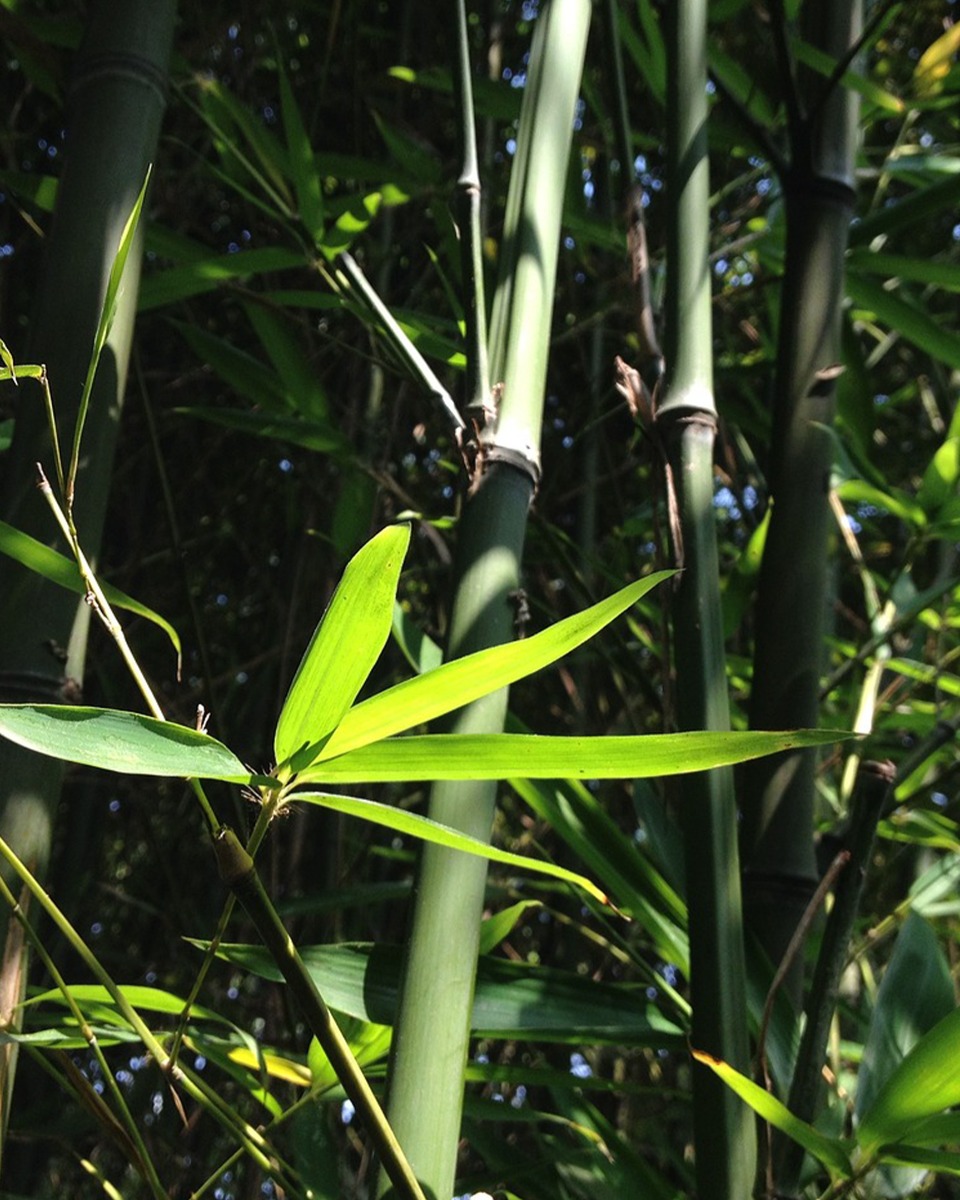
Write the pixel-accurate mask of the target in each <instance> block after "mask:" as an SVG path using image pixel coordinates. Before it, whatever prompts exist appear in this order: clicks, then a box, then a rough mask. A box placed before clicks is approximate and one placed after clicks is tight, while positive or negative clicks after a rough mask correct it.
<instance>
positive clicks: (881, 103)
mask: <svg viewBox="0 0 960 1200" xmlns="http://www.w3.org/2000/svg"><path fill="white" fill-rule="evenodd" d="M793 46H794V50H795V53H796V55H797V58H798V60H799V61H800V62H802V63H803V64H804V66H806V67H812V68H813V70H814V71H818V72H819V73H820V74H821V75H823V76H824V78H826V79H829V78H830V76H831V75H832V74H833V71H834V68H835V67H836V65H837V63H836V60H835V59H834V58H833V56H832V55H830V54H826V53H825V52H824V51H823V50H819V49H818V48H817V47H816V46H813V45H811V44H810V42H805V41H802V40H801V39H800V38H797V39H796V40H795V41H794V43H793ZM841 82H842V83H843V85H844V87H848V88H850V89H851V90H852V91H854V92H858V93H859V94H860V95H861V96H862V97H863V98H864V100H866V101H868V103H870V104H873V105H875V106H876V107H877V108H878V109H880V110H881V112H887V113H893V114H895V115H899V114H901V113H903V112H904V110H905V107H906V106H905V104H904V102H903V101H902V100H901V99H900V98H899V96H895V95H893V93H892V92H888V91H887V90H886V88H884V87H881V86H880V84H878V83H874V81H873V80H872V79H868V78H867V77H866V76H865V75H861V74H860V73H859V72H858V71H853V70H850V69H847V70H846V71H844V73H843V77H842V80H841Z"/></svg>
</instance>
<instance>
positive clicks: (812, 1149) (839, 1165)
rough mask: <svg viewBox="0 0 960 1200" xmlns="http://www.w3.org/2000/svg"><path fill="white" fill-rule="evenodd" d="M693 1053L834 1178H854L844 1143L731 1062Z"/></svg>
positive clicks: (764, 1118)
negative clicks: (829, 1136)
mask: <svg viewBox="0 0 960 1200" xmlns="http://www.w3.org/2000/svg"><path fill="white" fill-rule="evenodd" d="M692 1053H693V1057H694V1058H695V1059H696V1060H697V1061H698V1062H702V1063H703V1064H704V1066H707V1067H709V1068H710V1070H711V1071H713V1072H714V1073H715V1074H716V1075H719V1077H720V1078H721V1079H722V1080H723V1082H724V1083H725V1084H726V1085H727V1086H728V1087H730V1088H732V1089H733V1091H734V1092H736V1094H737V1095H738V1096H739V1097H740V1099H741V1100H743V1102H744V1103H745V1104H748V1105H749V1106H750V1108H752V1109H753V1111H754V1112H755V1113H757V1115H758V1116H760V1117H762V1118H763V1120H764V1121H767V1122H768V1123H769V1124H770V1125H772V1126H773V1127H774V1128H775V1129H779V1130H780V1132H781V1133H785V1134H786V1135H787V1137H790V1138H793V1140H794V1141H795V1142H798V1143H799V1144H800V1145H801V1146H803V1148H804V1150H807V1151H808V1152H809V1153H810V1154H812V1155H813V1156H814V1158H816V1159H817V1160H818V1161H819V1162H822V1163H823V1165H824V1166H825V1167H826V1168H827V1169H828V1171H829V1172H830V1174H831V1175H832V1176H833V1177H834V1178H837V1177H839V1178H840V1179H850V1178H852V1176H853V1167H852V1165H851V1163H850V1158H849V1155H848V1154H847V1151H846V1149H845V1148H844V1145H843V1143H842V1142H840V1141H837V1140H835V1139H834V1138H828V1137H826V1136H825V1135H824V1134H822V1133H820V1132H819V1131H818V1130H816V1129H814V1127H813V1126H812V1125H808V1124H807V1122H806V1121H801V1120H800V1118H799V1117H795V1116H794V1115H793V1113H792V1112H791V1111H790V1110H789V1109H788V1108H787V1107H786V1105H785V1104H783V1103H781V1101H779V1100H778V1099H777V1097H776V1096H773V1095H771V1094H770V1092H768V1091H766V1090H765V1089H764V1088H762V1087H760V1086H759V1084H756V1083H754V1082H753V1080H752V1079H748V1078H747V1076H746V1075H741V1074H740V1072H739V1071H735V1070H734V1069H733V1067H731V1066H729V1065H728V1064H727V1063H725V1062H721V1060H720V1059H718V1058H714V1057H713V1056H712V1055H710V1054H704V1053H703V1052H702V1051H700V1050H694V1051H692Z"/></svg>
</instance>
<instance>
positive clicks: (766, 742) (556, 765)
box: [297, 643, 853, 784]
mask: <svg viewBox="0 0 960 1200" xmlns="http://www.w3.org/2000/svg"><path fill="white" fill-rule="evenodd" d="M521 644H522V643H521ZM421 678H427V677H426V676H422V677H421ZM338 732H339V731H338ZM851 736H853V735H852V734H850V733H844V732H840V731H838V730H830V729H826V730H824V729H814V730H798V731H790V732H768V731H766V730H747V731H734V732H726V731H724V732H717V733H713V732H711V733H699V732H697V733H664V734H645V735H643V736H638V737H540V736H537V735H535V734H515V733H502V734H500V733H490V734H487V733H477V734H470V733H463V734H423V735H420V736H411V737H400V738H387V739H384V740H383V741H378V742H374V743H373V744H372V745H365V746H361V747H360V748H358V749H356V750H351V751H350V752H349V753H346V754H342V755H340V756H339V757H337V758H327V757H325V755H326V751H327V750H329V747H330V743H331V742H332V741H333V739H332V738H331V739H330V742H328V743H327V746H326V748H325V750H324V752H323V754H324V757H322V758H320V759H319V760H317V761H314V762H313V763H312V764H311V765H310V766H308V767H306V768H305V769H304V770H302V771H301V772H300V773H299V774H298V776H297V780H298V782H300V783H338V784H339V783H373V782H394V783H399V782H404V781H408V782H409V781H412V780H418V781H422V780H435V779H506V778H509V777H510V776H514V775H516V776H518V777H522V778H524V779H650V778H652V777H656V776H662V775H683V774H688V773H690V772H693V771H708V770H712V769H713V768H714V767H720V766H729V765H731V764H733V763H740V762H747V761H748V760H749V759H753V758H762V757H763V756H764V755H767V754H776V753H778V752H779V751H782V750H792V749H796V748H797V747H800V746H822V745H826V744H828V743H832V742H836V741H839V740H841V739H843V738H849V737H851Z"/></svg>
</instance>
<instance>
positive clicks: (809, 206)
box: [741, 0, 860, 1006]
mask: <svg viewBox="0 0 960 1200" xmlns="http://www.w3.org/2000/svg"><path fill="white" fill-rule="evenodd" d="M859 10H860V5H859V2H858V0H844V3H839V4H838V3H834V2H833V0H821V2H818V3H812V4H805V5H804V7H803V10H802V13H803V28H802V30H801V32H802V33H803V36H804V37H805V38H806V40H807V41H809V42H810V43H811V44H813V45H816V46H818V47H820V48H821V49H824V50H826V51H827V52H828V53H831V54H833V55H834V56H835V57H837V58H840V57H841V56H842V55H843V54H844V52H845V51H846V49H847V47H848V46H849V45H850V44H851V43H852V42H853V41H854V40H855V39H856V37H857V31H858V29H859V26H860V11H859ZM785 37H786V34H784V38H785ZM798 80H799V82H798V87H799V88H800V89H801V95H800V96H799V97H795V98H794V100H793V101H792V103H791V105H790V109H791V111H792V112H794V113H795V121H794V123H793V124H792V126H791V129H792V140H791V148H790V149H791V160H790V166H789V169H788V171H787V173H786V176H785V178H784V181H783V182H784V189H785V195H786V211H787V248H786V262H785V267H784V281H783V295H782V302H781V308H780V328H779V336H778V347H777V364H776V370H775V378H774V396H773V438H772V444H771V454H770V463H769V468H768V479H769V485H770V492H771V496H772V503H773V511H772V513H771V518H770V526H769V530H768V533H767V538H766V545H765V548H764V555H763V564H762V568H761V572H760V582H759V590H758V595H757V607H756V613H757V617H756V626H757V635H756V646H755V650H754V675H753V690H752V694H751V706H750V713H751V717H750V719H751V725H752V727H753V728H762V729H788V728H796V727H811V726H815V725H816V724H817V721H818V716H819V685H820V674H821V669H822V666H823V645H824V636H825V633H826V618H827V612H826V594H827V560H828V553H827V550H828V533H829V528H830V520H831V518H830V511H829V506H828V491H829V485H830V469H831V465H832V459H833V447H832V443H831V440H830V436H829V432H828V429H827V427H828V426H829V425H830V423H831V422H832V420H833V409H834V377H835V374H836V372H835V370H834V368H835V365H836V363H837V360H838V358H839V354H840V345H839V332H840V311H841V304H842V301H843V260H844V253H845V251H846V245H847V232H848V229H849V225H850V218H851V215H852V212H853V201H854V194H853V188H852V182H853V148H854V134H855V123H856V112H857V110H856V102H855V98H854V97H853V96H852V94H850V93H846V92H843V91H840V90H838V89H837V88H836V87H833V89H832V91H831V92H830V94H829V95H827V96H826V97H824V95H823V92H822V89H823V87H824V83H823V80H822V79H821V78H820V77H819V76H813V75H812V74H808V73H806V72H803V71H801V72H800V73H799V76H798ZM807 112H813V113H814V114H815V116H814V119H813V121H812V123H811V121H810V120H809V119H808V118H807V117H806V115H805V114H806V113H807ZM815 770H816V756H815V755H814V754H812V753H808V752H805V751H800V752H797V753H795V754H794V753H791V754H785V755H780V756H776V757H772V758H770V759H766V760H764V762H763V763H762V764H753V765H750V766H748V767H746V768H744V771H743V776H742V784H743V790H742V807H743V824H742V828H741V849H742V854H743V862H744V894H745V903H746V918H747V924H748V927H749V928H750V929H751V930H752V931H753V932H754V934H755V935H756V936H757V938H758V939H759V941H760V944H761V945H762V947H763V948H764V949H765V951H766V953H767V955H768V957H769V959H770V960H771V961H772V962H779V961H780V959H781V958H782V956H783V953H784V951H785V949H786V947H787V946H788V945H789V942H790V938H791V936H792V934H793V930H794V929H795V928H796V926H797V924H798V922H799V921H800V920H801V919H802V916H803V913H804V911H805V909H806V907H807V904H808V903H809V900H810V897H811V895H812V894H813V891H814V889H815V887H816V883H817V878H816V869H815V862H814V854H813V841H812V832H813V816H814V773H815ZM801 985H802V980H801V977H800V974H799V972H796V973H795V974H794V977H793V979H792V981H790V982H789V984H788V988H789V991H788V994H791V995H792V999H793V1002H794V1005H795V1006H799V1003H800V995H801Z"/></svg>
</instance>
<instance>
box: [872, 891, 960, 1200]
mask: <svg viewBox="0 0 960 1200" xmlns="http://www.w3.org/2000/svg"><path fill="white" fill-rule="evenodd" d="M953 1008H954V998H953V982H952V980H951V978H950V968H949V966H948V965H947V962H946V959H945V958H944V956H943V953H942V951H941V949H940V945H939V943H938V941H937V936H936V934H935V933H934V931H933V928H932V927H931V926H930V924H929V923H928V922H927V921H925V920H924V919H923V917H921V916H919V915H918V914H917V913H916V912H911V913H910V915H909V916H908V917H907V920H906V922H905V924H904V926H903V928H902V929H901V930H900V933H899V934H898V936H897V940H896V944H895V945H894V948H893V954H892V955H891V956H890V961H889V963H888V964H887V969H886V971H885V972H884V975H883V981H882V982H881V984H880V990H879V991H878V993H877V999H876V1003H875V1005H874V1008H873V1013H872V1015H871V1018H870V1029H869V1033H868V1035H867V1040H866V1042H865V1044H864V1047H863V1059H862V1060H861V1064H860V1073H859V1075H858V1078H857V1100H856V1107H855V1112H856V1114H857V1116H860V1115H861V1114H862V1113H864V1112H868V1111H869V1109H870V1108H871V1106H872V1105H873V1102H874V1098H875V1097H876V1096H877V1095H878V1094H879V1093H880V1091H881V1089H882V1087H883V1085H884V1083H885V1082H886V1081H887V1080H888V1079H889V1078H890V1077H891V1075H893V1073H894V1071H895V1070H896V1069H897V1067H898V1066H899V1064H900V1063H901V1062H903V1060H904V1058H905V1057H906V1056H907V1055H908V1054H909V1052H910V1051H911V1050H912V1049H913V1047H914V1046H915V1045H916V1044H917V1042H918V1041H919V1039H920V1037H921V1035H922V1034H923V1033H925V1032H926V1031H927V1030H928V1029H931V1028H932V1027H933V1026H934V1025H935V1024H936V1023H937V1022H938V1021H939V1020H941V1018H943V1017H944V1016H946V1015H947V1014H948V1013H950V1012H952V1011H953ZM909 1137H910V1141H911V1142H916V1141H918V1140H919V1139H918V1138H917V1136H916V1134H915V1131H914V1127H913V1126H911V1129H910V1135H909ZM878 1174H879V1176H880V1178H881V1180H882V1181H883V1184H882V1185H881V1187H880V1188H879V1189H878V1190H879V1191H880V1192H881V1193H882V1194H884V1195H895V1194H898V1195H909V1194H912V1193H913V1192H914V1191H915V1190H916V1188H917V1187H918V1185H919V1184H920V1181H921V1178H922V1172H919V1173H918V1172H917V1171H916V1170H913V1171H909V1170H904V1169H903V1168H901V1169H899V1170H896V1169H894V1170H893V1171H891V1168H889V1167H883V1168H880V1170H879V1172H878Z"/></svg>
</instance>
